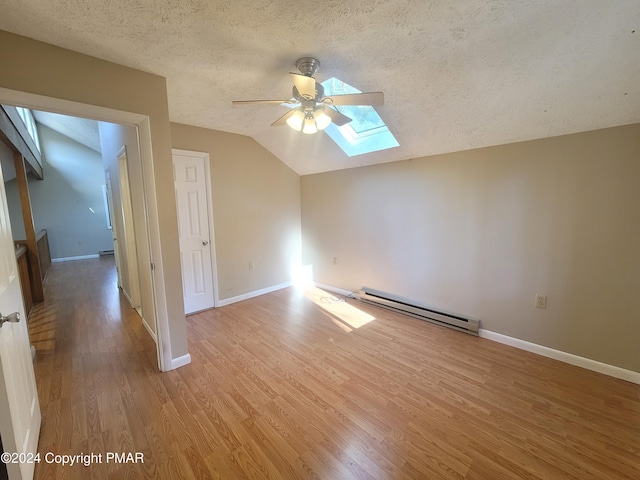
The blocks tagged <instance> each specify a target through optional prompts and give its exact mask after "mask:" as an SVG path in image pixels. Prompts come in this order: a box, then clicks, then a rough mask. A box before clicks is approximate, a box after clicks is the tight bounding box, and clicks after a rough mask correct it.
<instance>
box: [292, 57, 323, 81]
mask: <svg viewBox="0 0 640 480" xmlns="http://www.w3.org/2000/svg"><path fill="white" fill-rule="evenodd" d="M296 68H297V69H298V70H299V71H300V73H302V74H303V75H306V76H307V77H313V76H314V75H315V74H316V72H317V71H318V70H320V61H319V60H318V59H317V58H313V57H302V58H299V59H298V60H296Z"/></svg>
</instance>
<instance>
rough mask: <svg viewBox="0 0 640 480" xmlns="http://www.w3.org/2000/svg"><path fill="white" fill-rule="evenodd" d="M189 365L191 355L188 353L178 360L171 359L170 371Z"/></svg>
mask: <svg viewBox="0 0 640 480" xmlns="http://www.w3.org/2000/svg"><path fill="white" fill-rule="evenodd" d="M190 363H191V355H189V354H188V353H187V354H186V355H182V356H181V357H178V358H172V359H171V370H175V369H176V368H180V367H184V366H185V365H188V364H190Z"/></svg>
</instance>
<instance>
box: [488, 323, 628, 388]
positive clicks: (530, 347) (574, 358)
mask: <svg viewBox="0 0 640 480" xmlns="http://www.w3.org/2000/svg"><path fill="white" fill-rule="evenodd" d="M478 335H479V336H480V337H482V338H486V339H487V340H493V341H494V342H498V343H503V344H505V345H509V346H511V347H515V348H519V349H520V350H526V351H527V352H532V353H537V354H538V355H542V356H544V357H549V358H553V359H554V360H559V361H561V362H564V363H569V364H571V365H575V366H577V367H582V368H586V369H587V370H592V371H594V372H598V373H603V374H605V375H609V376H611V377H615V378H619V379H621V380H626V381H627V382H631V383H636V384H638V385H640V372H634V371H633V370H626V369H624V368H620V367H614V366H613V365H609V364H606V363H602V362H598V361H596V360H591V359H590V358H585V357H579V356H578V355H573V354H572V353H567V352H563V351H561V350H555V349H553V348H549V347H545V346H543V345H538V344H536V343H531V342H527V341H525V340H520V339H519V338H514V337H509V336H507V335H502V334H501V333H496V332H492V331H490V330H485V329H483V328H481V329H480V331H479V332H478Z"/></svg>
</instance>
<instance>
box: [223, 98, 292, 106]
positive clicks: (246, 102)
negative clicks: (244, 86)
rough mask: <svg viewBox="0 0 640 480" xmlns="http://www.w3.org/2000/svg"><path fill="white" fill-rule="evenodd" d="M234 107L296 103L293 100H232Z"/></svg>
mask: <svg viewBox="0 0 640 480" xmlns="http://www.w3.org/2000/svg"><path fill="white" fill-rule="evenodd" d="M231 103H233V104H234V105H255V104H261V103H262V104H272V105H280V104H281V103H290V104H295V103H298V102H297V101H295V100H291V99H288V100H234V101H233V102H231Z"/></svg>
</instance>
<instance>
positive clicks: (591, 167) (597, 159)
mask: <svg viewBox="0 0 640 480" xmlns="http://www.w3.org/2000/svg"><path fill="white" fill-rule="evenodd" d="M639 159H640V124H639V125H629V126H625V127H618V128H612V129H606V130H598V131H594V132H586V133H580V134H576V135H567V136H563V137H556V138H548V139H543V140H536V141H531V142H523V143H517V144H511V145H503V146H498V147H491V148H484V149H478V150H470V151H467V152H459V153H454V154H449V155H436V156H433V157H426V158H419V159H415V160H410V161H404V162H396V163H390V164H384V165H377V166H371V167H362V168H355V169H351V170H344V171H338V172H330V173H324V174H318V175H309V176H304V177H302V180H301V185H302V232H303V263H304V264H310V265H312V266H313V272H314V276H315V280H316V281H318V282H321V283H324V284H329V285H334V286H337V287H341V288H344V289H346V290H357V289H359V288H360V287H362V286H369V287H373V288H377V289H380V290H383V291H387V292H391V293H395V294H399V295H402V296H404V297H407V298H411V299H414V300H416V301H419V302H422V303H424V304H428V305H433V306H436V307H440V308H442V309H446V310H449V311H452V312H457V313H461V314H467V315H470V316H473V317H477V318H480V319H481V321H482V327H483V328H485V329H488V330H491V331H494V332H498V333H501V334H504V335H508V336H511V337H515V338H519V339H522V340H526V341H529V342H532V343H536V344H539V345H544V346H547V347H551V348H554V349H557V350H562V351H565V352H569V353H572V354H575V355H578V356H582V357H586V358H590V359H593V360H597V361H600V362H604V363H607V364H610V365H614V366H618V367H621V368H626V369H630V370H634V371H638V372H640V354H639V352H640V349H639V345H640V295H638V291H639V289H640V187H638V181H639V179H640V161H639ZM334 257H337V258H338V262H337V265H333V264H332V259H333V258H334ZM536 294H543V295H547V296H548V306H547V309H546V310H543V309H538V308H535V307H534V299H535V295H536Z"/></svg>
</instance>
